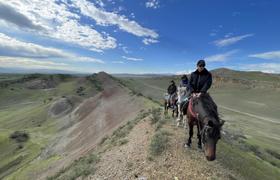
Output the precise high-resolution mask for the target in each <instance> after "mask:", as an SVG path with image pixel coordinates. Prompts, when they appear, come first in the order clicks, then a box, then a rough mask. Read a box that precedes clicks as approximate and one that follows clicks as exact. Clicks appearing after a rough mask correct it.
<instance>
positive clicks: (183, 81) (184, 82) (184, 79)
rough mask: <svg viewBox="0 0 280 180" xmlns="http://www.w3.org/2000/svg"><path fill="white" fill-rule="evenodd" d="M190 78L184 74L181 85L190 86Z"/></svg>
mask: <svg viewBox="0 0 280 180" xmlns="http://www.w3.org/2000/svg"><path fill="white" fill-rule="evenodd" d="M188 84H189V80H188V77H187V75H185V74H184V75H183V76H182V77H181V84H180V86H181V87H188V86H189V85H188Z"/></svg>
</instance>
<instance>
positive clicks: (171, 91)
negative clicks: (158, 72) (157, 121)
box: [167, 80, 177, 107]
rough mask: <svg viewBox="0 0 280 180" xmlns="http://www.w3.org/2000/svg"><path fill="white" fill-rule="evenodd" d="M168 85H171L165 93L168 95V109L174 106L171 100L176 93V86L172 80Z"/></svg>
mask: <svg viewBox="0 0 280 180" xmlns="http://www.w3.org/2000/svg"><path fill="white" fill-rule="evenodd" d="M170 83H171V84H170V85H169V86H168V88H167V93H168V95H169V98H168V102H167V106H168V107H170V106H171V105H174V104H173V103H174V102H173V98H174V96H175V95H176V92H177V86H176V84H175V82H174V81H173V80H172V81H171V82H170Z"/></svg>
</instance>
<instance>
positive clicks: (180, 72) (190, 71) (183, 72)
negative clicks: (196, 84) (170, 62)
mask: <svg viewBox="0 0 280 180" xmlns="http://www.w3.org/2000/svg"><path fill="white" fill-rule="evenodd" d="M193 71H195V70H194V69H189V70H182V71H177V72H175V74H176V75H183V74H191V73H192V72H193Z"/></svg>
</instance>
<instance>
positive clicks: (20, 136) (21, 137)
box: [10, 131, 29, 143]
mask: <svg viewBox="0 0 280 180" xmlns="http://www.w3.org/2000/svg"><path fill="white" fill-rule="evenodd" d="M10 138H11V139H13V140H15V141H16V142H18V143H22V142H26V141H28V139H29V134H28V133H27V132H25V131H15V132H13V133H12V134H11V135H10Z"/></svg>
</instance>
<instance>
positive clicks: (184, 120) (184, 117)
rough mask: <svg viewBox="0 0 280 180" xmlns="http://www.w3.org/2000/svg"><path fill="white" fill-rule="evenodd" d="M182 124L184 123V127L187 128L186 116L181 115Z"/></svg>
mask: <svg viewBox="0 0 280 180" xmlns="http://www.w3.org/2000/svg"><path fill="white" fill-rule="evenodd" d="M183 125H184V128H185V129H187V116H186V115H185V116H184V115H183Z"/></svg>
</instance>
